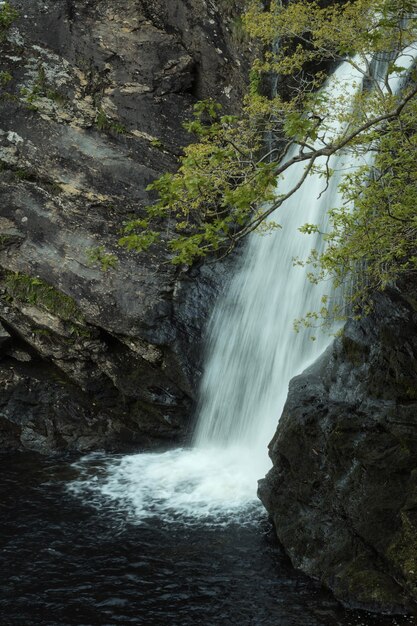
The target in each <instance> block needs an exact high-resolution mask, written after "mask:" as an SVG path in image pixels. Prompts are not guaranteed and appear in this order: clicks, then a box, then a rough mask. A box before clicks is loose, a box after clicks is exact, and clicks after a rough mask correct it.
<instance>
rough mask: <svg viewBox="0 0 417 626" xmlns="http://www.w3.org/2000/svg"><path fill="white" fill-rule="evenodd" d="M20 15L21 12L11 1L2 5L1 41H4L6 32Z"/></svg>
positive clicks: (0, 8) (0, 10) (0, 17)
mask: <svg viewBox="0 0 417 626" xmlns="http://www.w3.org/2000/svg"><path fill="white" fill-rule="evenodd" d="M18 17H19V12H18V11H17V10H16V9H15V8H14V7H12V6H11V5H10V4H9V2H5V3H4V4H3V5H2V6H1V7H0V41H4V39H5V37H6V33H7V31H8V30H9V28H10V27H11V25H12V24H13V22H15V21H16V20H17V18H18Z"/></svg>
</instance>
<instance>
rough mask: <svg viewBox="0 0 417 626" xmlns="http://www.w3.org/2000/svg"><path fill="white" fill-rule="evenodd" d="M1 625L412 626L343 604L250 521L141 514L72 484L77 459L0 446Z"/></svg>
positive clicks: (263, 524)
mask: <svg viewBox="0 0 417 626" xmlns="http://www.w3.org/2000/svg"><path fill="white" fill-rule="evenodd" d="M0 474H1V487H0V506H1V517H0V538H1V544H0V548H1V551H0V576H1V590H0V626H32V625H34V626H40V625H42V626H58V625H59V626H67V625H77V626H93V625H94V626H95V625H100V626H114V625H118V624H122V625H125V624H126V625H128V624H143V625H144V626H198V625H204V626H228V625H233V624H236V625H239V626H249V625H251V626H262V625H265V626H339V625H340V626H388V625H389V626H397V625H398V626H403V625H405V624H407V625H408V624H413V623H416V622H414V621H413V618H393V617H386V618H383V617H381V616H379V617H375V616H371V615H369V614H366V613H361V612H350V611H346V610H343V609H342V608H341V607H340V606H339V605H338V604H337V603H336V602H335V601H334V600H333V599H332V597H331V595H330V594H328V593H327V592H325V591H323V590H322V589H321V588H320V587H319V585H317V584H316V583H314V582H312V581H310V580H308V579H307V578H306V577H305V576H303V575H302V574H300V573H298V572H296V571H294V570H293V569H292V567H291V565H290V564H289V562H288V560H287V559H286V558H285V556H284V555H283V554H282V553H281V551H280V549H279V546H278V545H277V544H276V541H275V540H274V537H273V533H272V532H271V528H270V526H269V524H268V522H267V521H266V520H265V518H264V517H262V516H260V519H259V520H258V522H257V523H254V524H252V525H248V526H241V525H238V524H231V525H229V526H226V527H220V528H219V527H210V526H205V525H204V524H201V525H199V526H187V525H184V524H183V523H178V524H175V523H174V524H173V523H170V524H166V523H162V522H161V521H160V520H158V519H148V520H147V521H146V523H141V524H137V523H135V522H134V520H132V519H131V518H129V517H126V515H125V513H124V512H123V511H120V512H118V511H117V508H115V505H114V503H111V504H110V503H109V506H106V505H104V506H102V507H99V508H97V507H96V506H95V505H94V504H93V503H89V502H82V501H81V500H80V499H79V498H77V497H75V496H74V495H72V494H71V493H70V492H69V491H68V489H67V484H68V481H70V480H72V479H74V478H75V476H74V469H73V468H72V467H71V465H70V463H69V461H59V462H58V461H56V460H55V461H51V460H46V459H42V458H39V457H36V456H32V455H4V456H0Z"/></svg>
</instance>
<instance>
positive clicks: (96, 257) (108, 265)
mask: <svg viewBox="0 0 417 626" xmlns="http://www.w3.org/2000/svg"><path fill="white" fill-rule="evenodd" d="M87 258H88V262H89V264H90V265H99V266H100V269H101V270H102V271H103V272H108V270H109V269H115V268H116V267H117V264H118V259H117V256H116V255H115V254H111V253H110V252H106V249H105V247H104V246H98V247H97V248H92V249H91V250H89V251H88V252H87Z"/></svg>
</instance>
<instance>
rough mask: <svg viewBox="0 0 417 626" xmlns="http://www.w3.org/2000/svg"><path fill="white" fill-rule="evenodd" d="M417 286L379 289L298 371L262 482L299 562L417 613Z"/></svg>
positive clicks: (371, 603)
mask: <svg viewBox="0 0 417 626" xmlns="http://www.w3.org/2000/svg"><path fill="white" fill-rule="evenodd" d="M413 293H414V296H413V295H412V294H413ZM415 294H416V291H415V289H414V290H413V289H412V288H411V286H410V285H408V286H407V289H404V290H403V292H402V293H401V292H400V291H396V290H388V291H387V292H386V293H384V294H381V295H378V296H377V297H376V301H375V309H374V311H373V313H372V314H370V315H369V316H367V317H365V318H363V319H362V320H360V321H350V322H349V323H348V324H347V326H346V328H345V331H344V333H343V336H341V337H340V338H338V339H337V340H336V341H335V342H334V344H333V345H332V346H331V347H330V348H329V349H328V350H327V351H326V352H325V354H324V355H323V356H322V357H321V359H319V361H318V362H317V363H315V364H314V365H313V366H312V367H311V368H310V369H308V370H306V371H305V372H304V373H303V374H301V375H300V376H298V377H296V378H294V379H293V381H292V382H291V384H290V390H289V396H288V400H287V403H286V405H285V407H284V411H283V415H282V418H281V421H280V423H279V426H278V429H277V432H276V434H275V436H274V439H273V440H272V442H271V444H270V456H271V459H272V461H273V469H272V470H271V471H270V472H269V474H268V475H267V476H266V478H265V479H264V480H262V481H260V487H259V495H260V497H261V499H262V501H263V503H264V504H265V506H266V508H267V509H268V511H269V512H270V514H271V517H272V519H273V521H274V524H275V528H276V532H277V535H278V538H279V540H280V541H281V542H282V544H283V546H284V547H285V549H286V551H287V553H288V554H289V556H290V558H291V559H292V561H293V563H294V565H295V566H296V567H298V568H300V569H302V570H303V571H305V572H306V573H308V574H310V575H311V576H313V577H315V578H318V579H320V580H321V581H322V582H323V583H324V584H325V585H327V586H328V587H330V588H331V589H332V590H333V592H334V593H335V595H336V597H337V598H338V599H340V600H341V601H342V602H343V603H345V604H346V605H347V606H354V607H365V608H368V609H371V610H376V611H387V612H397V611H398V612H404V610H405V609H409V610H411V611H414V612H415V610H416V600H417V541H416V537H417V299H416V296H415Z"/></svg>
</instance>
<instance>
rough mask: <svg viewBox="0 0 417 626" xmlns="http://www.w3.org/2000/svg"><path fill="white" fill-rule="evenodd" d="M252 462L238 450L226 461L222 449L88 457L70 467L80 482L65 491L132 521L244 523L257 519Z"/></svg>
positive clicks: (257, 472) (255, 476) (231, 450)
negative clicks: (124, 514) (121, 511)
mask: <svg viewBox="0 0 417 626" xmlns="http://www.w3.org/2000/svg"><path fill="white" fill-rule="evenodd" d="M242 455H243V456H244V457H245V458H246V464H245V465H244V464H242ZM251 457H252V453H251V451H250V450H245V449H243V448H242V447H236V448H232V447H231V448H229V449H228V454H227V456H225V453H224V449H223V448H207V449H196V448H194V449H193V448H188V449H185V448H177V449H175V450H170V451H168V452H163V453H146V454H132V455H127V456H123V457H119V458H118V459H116V460H115V459H111V460H109V458H108V457H106V456H102V455H88V456H86V457H84V458H83V459H81V460H80V461H79V462H77V463H74V464H73V467H75V468H76V469H77V471H78V472H79V478H78V479H77V480H76V481H74V482H72V483H71V484H70V490H71V491H72V492H73V493H74V494H76V495H78V496H80V497H82V498H84V499H86V500H89V501H90V502H91V503H93V504H94V505H95V506H97V507H101V506H108V505H109V503H110V504H111V503H113V504H114V506H116V507H117V508H118V509H120V507H122V508H124V509H125V511H126V512H127V513H128V514H130V517H131V518H134V519H136V520H142V521H145V520H147V519H149V518H152V517H158V518H159V519H160V520H162V521H164V522H168V523H169V522H178V521H180V520H181V521H184V522H187V523H189V524H192V523H193V522H196V521H199V522H201V521H202V520H203V521H205V522H206V523H210V524H214V523H215V524H220V525H222V524H224V523H226V522H231V521H239V523H245V524H246V523H249V522H250V520H251V519H252V516H253V515H255V517H256V518H258V517H259V504H258V501H257V499H256V494H255V489H254V486H256V481H257V479H258V478H259V476H260V475H261V473H260V472H261V471H262V470H261V468H259V467H258V466H257V465H256V464H255V463H253V459H252V458H251ZM103 497H104V499H103ZM243 513H244V515H242V514H243Z"/></svg>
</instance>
